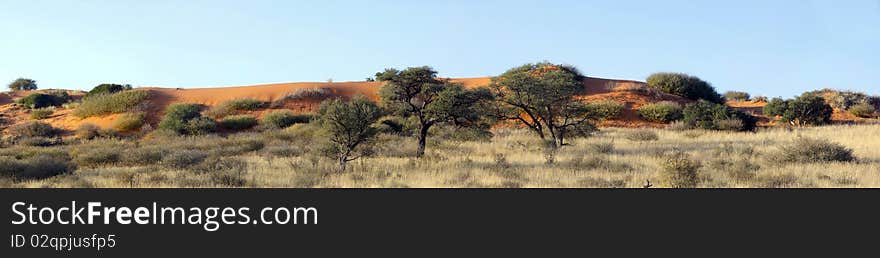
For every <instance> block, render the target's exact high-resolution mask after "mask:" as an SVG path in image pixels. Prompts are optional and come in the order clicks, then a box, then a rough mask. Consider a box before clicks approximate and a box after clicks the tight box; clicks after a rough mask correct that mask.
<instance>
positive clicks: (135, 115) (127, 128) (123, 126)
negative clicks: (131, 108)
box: [113, 112, 147, 132]
mask: <svg viewBox="0 0 880 258" xmlns="http://www.w3.org/2000/svg"><path fill="white" fill-rule="evenodd" d="M146 118H147V115H146V113H143V112H129V113H125V114H122V115H121V116H119V118H117V119H116V121H115V122H114V123H113V128H114V129H116V130H118V131H120V132H132V131H136V130H140V129H141V127H142V126H143V125H144V123H145V119H146Z"/></svg>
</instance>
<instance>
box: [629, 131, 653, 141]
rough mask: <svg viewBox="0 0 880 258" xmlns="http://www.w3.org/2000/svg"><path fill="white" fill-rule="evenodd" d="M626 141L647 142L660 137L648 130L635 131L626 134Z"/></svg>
mask: <svg viewBox="0 0 880 258" xmlns="http://www.w3.org/2000/svg"><path fill="white" fill-rule="evenodd" d="M626 139H627V140H630V141H634V142H649V141H656V140H659V139H660V136H659V135H657V133H655V132H653V131H649V130H635V131H632V132H629V133H627V134H626Z"/></svg>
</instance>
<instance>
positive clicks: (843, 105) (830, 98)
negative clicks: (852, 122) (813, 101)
mask: <svg viewBox="0 0 880 258" xmlns="http://www.w3.org/2000/svg"><path fill="white" fill-rule="evenodd" d="M809 94H812V95H817V96H820V97H822V96H824V98H825V102H827V103H828V105H830V106H831V107H832V108H836V109H839V110H847V109H850V108H851V107H853V106H855V105H858V104H860V103H865V102H868V98H869V97H868V95H865V94H864V93H861V92H852V91H837V90H831V89H825V90H820V91H814V92H809Z"/></svg>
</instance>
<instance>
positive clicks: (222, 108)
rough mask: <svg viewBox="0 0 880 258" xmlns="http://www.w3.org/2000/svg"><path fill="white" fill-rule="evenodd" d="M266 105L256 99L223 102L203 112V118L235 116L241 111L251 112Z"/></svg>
mask: <svg viewBox="0 0 880 258" xmlns="http://www.w3.org/2000/svg"><path fill="white" fill-rule="evenodd" d="M265 105H266V103H264V102H262V101H259V100H256V99H234V100H229V101H226V102H223V103H222V104H220V105H217V106H216V107H213V108H211V110H208V111H207V112H205V116H208V117H211V118H214V119H220V118H223V117H226V116H229V115H234V114H237V113H239V112H241V111H253V110H257V109H260V108H263V107H264V106H265Z"/></svg>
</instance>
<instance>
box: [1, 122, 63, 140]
mask: <svg viewBox="0 0 880 258" xmlns="http://www.w3.org/2000/svg"><path fill="white" fill-rule="evenodd" d="M8 130H9V134H11V135H12V136H17V137H53V136H56V135H57V134H58V133H59V131H58V129H55V128H54V127H52V126H51V125H49V124H47V123H43V122H38V121H31V122H25V123H21V124H16V125H13V126H10V127H9V129H8Z"/></svg>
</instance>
